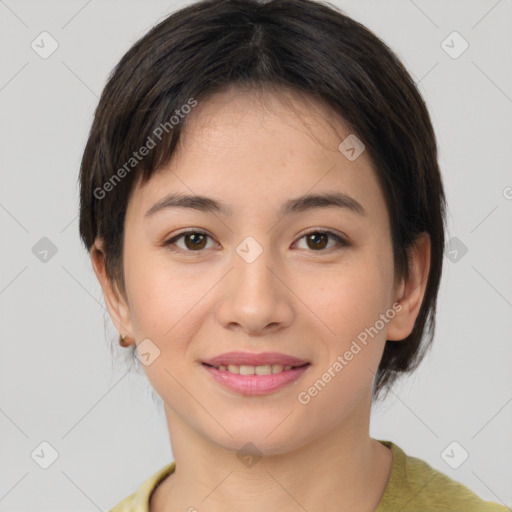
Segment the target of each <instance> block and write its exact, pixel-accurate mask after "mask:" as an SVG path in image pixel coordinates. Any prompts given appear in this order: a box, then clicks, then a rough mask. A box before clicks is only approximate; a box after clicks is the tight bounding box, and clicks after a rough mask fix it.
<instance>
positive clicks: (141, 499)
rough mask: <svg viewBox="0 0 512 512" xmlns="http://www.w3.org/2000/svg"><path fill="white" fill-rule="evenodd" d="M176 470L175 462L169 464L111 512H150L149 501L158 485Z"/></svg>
mask: <svg viewBox="0 0 512 512" xmlns="http://www.w3.org/2000/svg"><path fill="white" fill-rule="evenodd" d="M174 469H175V462H171V463H170V464H167V465H166V466H164V467H163V468H161V469H160V470H158V471H157V472H156V473H155V474H154V475H152V476H150V477H149V478H148V479H147V480H145V481H144V482H143V483H142V484H141V485H140V487H139V488H138V489H137V490H136V491H135V492H134V493H132V494H130V495H129V496H127V497H126V498H125V499H124V500H123V501H121V502H119V503H118V504H117V505H116V506H115V507H114V508H112V509H111V510H110V511H109V512H149V499H150V497H151V494H152V492H153V491H154V490H155V489H156V488H157V486H158V484H159V483H160V482H161V481H162V480H164V479H165V478H166V477H167V476H169V475H170V474H171V473H172V472H173V471H174Z"/></svg>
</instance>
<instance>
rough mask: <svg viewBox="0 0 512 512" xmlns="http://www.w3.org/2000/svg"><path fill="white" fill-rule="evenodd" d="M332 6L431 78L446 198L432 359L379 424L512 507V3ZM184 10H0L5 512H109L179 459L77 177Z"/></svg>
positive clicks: (0, 1) (385, 407) (162, 6)
mask: <svg viewBox="0 0 512 512" xmlns="http://www.w3.org/2000/svg"><path fill="white" fill-rule="evenodd" d="M333 3H334V4H335V5H338V6H339V7H341V8H342V9H343V10H344V11H345V12H346V13H347V14H348V15H350V16H352V17H354V18H355V19H356V20H358V21H360V22H362V23H363V24H365V25H366V26H367V27H368V28H370V29H371V30H373V31H374V32H375V33H376V34H377V35H378V36H380V37H381V38H382V39H383V40H384V41H386V42H387V43H388V44H389V46H390V47H391V48H392V49H394V50H395V51H396V52H397V53H398V55H399V56H400V57H401V58H402V60H403V61H404V63H405V64H406V66H407V68H408V69H409V71H410V72H411V74H412V76H413V77H414V79H415V80H416V81H417V83H418V84H419V88H420V91H421V92H422V94H423V95H424V97H425V99H426V101H427V104H428V107H429V109H430V112H431V116H432V120H433V122H434V125H435V130H436V133H437V136H438V143H439V151H440V164H441V169H442V174H443V179H444V184H445V187H446V193H447V198H448V206H449V211H448V222H449V232H448V233H447V241H448V242H449V245H448V252H447V256H446V258H445V267H444V274H443V281H442V286H441V290H440V294H439V314H438V317H437V331H436V336H435V342H434V346H433V349H432V350H431V352H430V353H429V355H428V357H427V358H426V359H425V361H424V362H423V364H422V365H421V367H420V368H419V369H418V371H417V372H416V373H415V374H413V375H412V376H410V377H408V378H406V379H404V380H403V381H401V382H400V383H399V384H398V385H397V386H396V387H394V388H393V391H392V392H391V393H390V396H389V399H387V400H386V401H385V402H384V403H381V404H378V405H377V406H376V407H375V408H374V410H373V412H372V425H371V433H372V435H373V437H376V438H378V439H389V440H392V441H394V442H395V443H397V444H398V445H399V446H401V447H402V448H403V449H404V450H405V451H406V453H408V454H409V455H414V456H416V457H420V458H422V459H424V460H426V461H427V462H428V463H429V464H431V465H432V466H433V467H435V468H437V469H439V470H441V471H443V472H444V473H446V474H447V475H448V476H450V477H451V478H454V479H456V480H458V481H460V482H462V483H464V484H465V485H467V486H468V487H469V488H471V489H472V490H474V491H475V492H476V493H478V494H479V495H480V496H482V497H483V498H486V499H489V500H492V501H497V502H502V503H505V504H507V505H508V506H511V505H512V469H511V461H512V436H511V432H512V372H511V362H512V337H511V330H512V265H511V261H512V257H511V256H512V229H511V218H512V217H511V214H512V172H511V161H512V158H511V140H512V138H511V135H512V116H511V114H512V69H511V62H512V59H511V48H512V26H511V20H512V3H511V2H510V1H506V0H501V1H496V0H492V1H487V0H479V1H464V2H461V1H446V0H442V1H441V0H436V1H433V0H430V1H426V0H415V1H412V0H400V1H398V0H396V1H382V0H381V1H368V0H359V1H355V0H344V1H336V2H333ZM182 5H184V3H182V2H176V1H175V2H172V1H159V0H152V1H151V2H147V1H142V0H138V1H133V0H132V1H126V0H124V1H121V0H89V1H85V0H68V1H66V2H63V1H41V0H38V1H26V0H0V62H1V65H0V108H1V117H0V119H1V123H0V140H1V151H0V172H1V187H0V229H1V233H2V250H1V252H0V258H1V272H0V314H1V324H0V325H1V340H0V347H1V357H0V510H2V511H4V512H5V511H12V512H21V511H32V512H46V511H48V512H50V511H51V512H60V511H68V510H74V511H77V512H78V511H84V512H85V511H95V510H103V511H105V510H108V509H109V508H110V507H112V506H114V505H115V504H116V503H118V502H119V501H120V500H121V499H123V498H124V497H126V496H127V495H128V494H130V493H132V492H133V491H135V490H136V489H137V487H138V486H139V485H140V484H141V483H142V482H143V481H144V480H145V479H146V478H148V477H149V476H151V475H152V474H153V473H155V472H156V471H157V470H158V469H160V468H161V467H162V466H163V465H165V464H167V463H169V462H170V461H171V460H173V458H172V452H171V449H170V442H169V437H168V432H167V425H166V423H165V418H164V415H163V413H162V411H161V408H160V406H159V405H158V402H155V400H154V394H153V392H152V391H151V388H150V387H149V384H148V383H147V380H146V379H145V376H144V375H143V374H141V375H138V376H137V375H135V374H134V375H127V374H126V366H125V363H124V362H123V357H124V356H123V353H122V352H121V350H122V349H120V348H118V347H117V345H116V343H117V341H116V339H117V333H116V331H115V329H114V327H113V325H112V324H111V321H110V319H109V317H108V315H107V313H106V309H105V305H104V301H103V298H102V295H101V290H100V287H99V284H98V283H97V281H96V278H95V276H94V273H93V271H92V267H91V264H90V260H89V257H88V254H87V253H86V251H85V250H84V248H83V247H82V246H81V244H80V241H79V237H78V218H77V215H78V183H77V178H78V170H79V164H80V159H81V155H82V152H83V149H84V145H85V142H86V137H87V133H88V130H89V128H90V124H91V121H92V116H93V112H94V109H95V107H96V104H97V102H98V97H99V95H100V93H101V91H102V89H103V86H104V85H105V82H106V79H107V77H108V75H109V73H110V71H111V69H112V68H113V67H114V65H115V64H116V63H117V62H118V60H119V59H120V58H121V57H122V55H123V54H124V53H125V52H126V51H127V50H128V49H129V47H130V46H131V45H132V44H133V43H134V42H135V41H136V40H137V39H138V38H140V37H141V36H142V35H143V34H145V33H146V32H147V30H148V29H150V28H151V27H152V26H153V25H154V24H156V23H157V22H159V21H161V20H162V19H163V18H164V17H165V16H166V15H168V14H169V13H171V12H172V11H174V10H176V9H177V8H179V7H181V6H182ZM42 32H47V33H48V35H43V36H41V35H40V34H41V33H42ZM453 32H457V34H453ZM41 38H45V39H44V41H45V42H44V43H41V42H40V41H41ZM34 41H35V43H33V42H34ZM38 41H39V43H37V42H38ZM443 41H444V43H443ZM37 44H39V47H38V46H37ZM56 44H57V45H58V47H57V48H56V50H55V51H54V52H53V53H52V54H51V55H49V56H46V58H43V57H42V56H41V53H44V51H46V52H49V51H51V50H52V49H53V47H52V45H53V46H55V45H56ZM466 44H467V45H468V47H467V49H465V51H463V52H462V53H461V51H462V50H463V49H464V48H465V46H466ZM34 46H35V48H37V50H36V49H34ZM43 47H44V48H43ZM43 50H44V51H43ZM459 53H460V55H459ZM44 251H47V252H46V253H44V256H41V254H42V253H43V252H44ZM42 258H43V259H45V258H46V260H45V261H42ZM112 344H113V345H114V350H113V352H112V351H111V349H110V346H111V345H112ZM41 443H47V444H41ZM466 453H467V455H468V457H467V459H466V460H464V461H463V462H461V461H462V459H464V458H465V457H466ZM447 454H448V457H447ZM53 459H55V460H53ZM52 461H53V464H51V465H50V466H49V467H48V468H47V469H44V468H43V467H41V466H42V465H45V464H49V463H50V462H52ZM447 461H449V463H448V462H447ZM457 465H458V467H457V468H456V469H454V468H453V467H452V466H457Z"/></svg>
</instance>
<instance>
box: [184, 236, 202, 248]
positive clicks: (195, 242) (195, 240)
mask: <svg viewBox="0 0 512 512" xmlns="http://www.w3.org/2000/svg"><path fill="white" fill-rule="evenodd" d="M201 237H203V235H202V234H200V233H197V234H192V235H189V237H188V239H189V240H191V241H192V246H193V247H195V248H197V247H199V246H200V245H201V242H202V241H203V240H201Z"/></svg>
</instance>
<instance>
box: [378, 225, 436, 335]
mask: <svg viewBox="0 0 512 512" xmlns="http://www.w3.org/2000/svg"><path fill="white" fill-rule="evenodd" d="M430 248H431V246H430V236H429V235H428V233H426V232H424V233H421V234H420V235H419V236H418V237H417V238H416V240H415V242H414V244H413V246H412V247H411V248H410V249H409V251H408V261H409V278H408V279H401V281H400V282H399V284H398V286H397V287H396V293H395V302H398V303H399V304H400V305H401V306H402V309H401V310H400V311H397V314H396V315H395V317H394V318H393V319H392V320H391V321H390V322H389V324H388V332H387V336H386V338H387V339H388V340H393V341H400V340H403V339H405V338H407V336H409V334H411V332H412V330H413V328H414V322H415V321H416V318H417V316H418V313H419V311H420V308H421V304H422V302H423V297H424V295H425V290H426V288H427V281H428V275H429V271H430Z"/></svg>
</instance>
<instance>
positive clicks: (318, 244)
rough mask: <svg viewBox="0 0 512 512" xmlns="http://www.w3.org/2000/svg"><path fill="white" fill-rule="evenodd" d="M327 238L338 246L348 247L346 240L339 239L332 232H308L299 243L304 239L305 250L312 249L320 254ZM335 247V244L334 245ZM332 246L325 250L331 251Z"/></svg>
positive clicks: (326, 242)
mask: <svg viewBox="0 0 512 512" xmlns="http://www.w3.org/2000/svg"><path fill="white" fill-rule="evenodd" d="M329 238H331V239H333V240H334V241H336V242H337V245H338V246H347V245H349V244H348V242H347V241H346V240H344V239H343V238H341V237H340V236H339V235H337V234H336V233H333V232H332V231H320V230H316V231H310V232H309V233H306V234H305V235H303V236H302V237H301V238H299V241H300V240H302V239H306V244H307V248H309V249H313V250H314V251H316V252H320V251H322V250H324V249H325V248H326V246H327V244H328V240H329ZM334 247H336V244H335V245H334ZM332 248H333V246H331V247H328V248H327V249H332Z"/></svg>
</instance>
